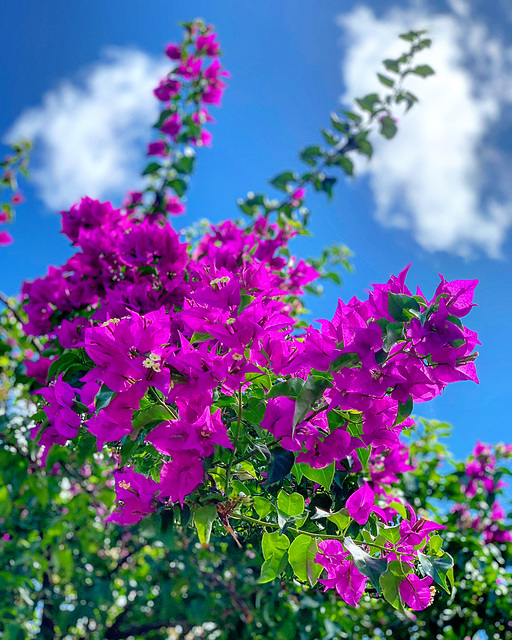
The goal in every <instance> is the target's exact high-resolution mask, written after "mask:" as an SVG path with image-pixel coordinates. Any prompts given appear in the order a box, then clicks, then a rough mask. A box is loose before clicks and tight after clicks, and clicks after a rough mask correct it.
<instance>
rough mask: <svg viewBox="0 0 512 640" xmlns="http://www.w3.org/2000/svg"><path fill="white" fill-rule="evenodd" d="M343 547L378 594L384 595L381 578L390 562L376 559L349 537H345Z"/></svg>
mask: <svg viewBox="0 0 512 640" xmlns="http://www.w3.org/2000/svg"><path fill="white" fill-rule="evenodd" d="M343 545H344V547H345V549H346V550H347V551H348V552H349V553H350V555H351V556H352V558H353V560H354V564H355V565H356V567H357V570H358V571H359V572H360V573H362V574H363V576H366V577H367V578H369V579H370V582H371V583H372V585H373V586H374V587H375V589H376V590H377V593H378V594H379V595H382V591H381V586H380V582H379V578H380V577H381V575H382V574H383V573H384V572H385V571H386V570H387V567H388V561H387V560H386V559H385V558H374V557H373V556H371V555H370V554H369V553H366V551H363V550H362V549H361V548H360V547H358V546H357V544H356V543H355V542H354V541H353V540H352V538H350V537H349V536H346V537H345V540H344V541H343Z"/></svg>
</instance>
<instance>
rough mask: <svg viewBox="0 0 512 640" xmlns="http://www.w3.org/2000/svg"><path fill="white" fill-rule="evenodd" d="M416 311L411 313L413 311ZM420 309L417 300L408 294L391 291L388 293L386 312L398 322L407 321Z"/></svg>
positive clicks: (415, 315)
mask: <svg viewBox="0 0 512 640" xmlns="http://www.w3.org/2000/svg"><path fill="white" fill-rule="evenodd" d="M414 311H415V312H417V313H413V312H414ZM420 311H421V308H420V305H419V304H418V301H417V300H415V299H414V298H413V297H412V296H408V295H406V294H405V293H393V292H392V291H390V292H389V294H388V312H389V315H390V316H391V317H392V318H393V320H397V321H399V322H407V321H408V320H410V319H411V318H415V317H417V315H418V314H419V312H420Z"/></svg>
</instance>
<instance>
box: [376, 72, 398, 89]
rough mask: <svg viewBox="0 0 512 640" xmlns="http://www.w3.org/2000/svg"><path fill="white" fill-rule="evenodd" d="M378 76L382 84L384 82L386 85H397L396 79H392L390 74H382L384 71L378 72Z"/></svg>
mask: <svg viewBox="0 0 512 640" xmlns="http://www.w3.org/2000/svg"><path fill="white" fill-rule="evenodd" d="M377 78H378V79H379V81H380V82H381V84H383V85H384V86H386V87H394V86H395V81H394V80H392V79H391V78H388V76H384V75H382V73H378V74H377Z"/></svg>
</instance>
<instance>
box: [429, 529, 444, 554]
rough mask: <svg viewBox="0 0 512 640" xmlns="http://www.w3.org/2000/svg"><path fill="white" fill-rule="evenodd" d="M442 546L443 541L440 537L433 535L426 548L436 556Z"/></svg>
mask: <svg viewBox="0 0 512 640" xmlns="http://www.w3.org/2000/svg"><path fill="white" fill-rule="evenodd" d="M442 546H443V539H442V538H441V536H440V535H438V534H437V533H435V534H434V535H433V536H432V537H431V538H430V540H429V542H428V548H429V550H430V551H431V552H432V553H435V554H437V552H438V551H439V549H441V547H442Z"/></svg>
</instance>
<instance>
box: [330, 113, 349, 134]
mask: <svg viewBox="0 0 512 640" xmlns="http://www.w3.org/2000/svg"><path fill="white" fill-rule="evenodd" d="M331 122H332V126H333V127H334V128H335V129H336V130H337V131H341V133H345V134H347V133H348V132H349V131H350V125H349V123H348V122H347V121H346V120H343V118H340V117H339V115H338V114H337V113H331Z"/></svg>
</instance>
